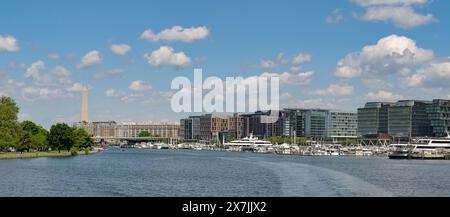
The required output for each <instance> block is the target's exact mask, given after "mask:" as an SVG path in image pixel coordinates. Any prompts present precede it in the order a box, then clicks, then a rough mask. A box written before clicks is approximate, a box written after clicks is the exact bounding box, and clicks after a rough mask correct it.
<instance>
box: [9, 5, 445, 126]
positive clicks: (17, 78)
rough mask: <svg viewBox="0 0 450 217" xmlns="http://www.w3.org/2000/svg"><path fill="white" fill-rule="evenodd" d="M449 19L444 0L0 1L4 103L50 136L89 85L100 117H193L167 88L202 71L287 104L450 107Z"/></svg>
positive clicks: (74, 114)
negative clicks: (236, 79) (406, 102)
mask: <svg viewBox="0 0 450 217" xmlns="http://www.w3.org/2000/svg"><path fill="white" fill-rule="evenodd" d="M449 10H450V3H449V2H448V1H444V0H433V1H431V0H391V1H388V0H340V1H326V0H316V1H256V0H255V1H221V2H219V1H80V0H79V1H64V2H62V1H39V2H38V1H20V0H15V1H8V0H6V1H5V0H3V1H2V7H1V9H0V11H1V13H0V79H1V81H0V94H1V95H8V96H12V97H14V98H15V99H16V101H17V102H18V104H19V105H20V107H21V114H20V117H21V119H22V120H24V119H30V120H33V121H36V122H38V123H40V124H43V125H44V126H47V127H48V126H49V125H51V124H53V123H55V122H60V121H64V122H69V123H71V122H74V121H77V120H79V119H80V108H81V105H80V102H81V94H80V92H79V90H80V87H81V86H84V85H85V86H88V87H89V88H90V98H89V110H90V118H91V119H92V120H117V121H129V120H177V119H179V118H180V117H183V116H187V115H189V114H186V113H184V114H174V113H173V112H172V111H171V109H170V96H171V94H173V90H170V84H171V81H172V79H173V78H174V77H176V76H187V77H192V72H193V68H194V67H201V68H203V71H204V75H205V76H218V77H222V78H223V77H226V76H242V77H250V76H259V75H262V74H263V73H269V74H271V75H274V74H278V75H280V76H282V77H281V78H282V79H281V80H282V81H281V83H282V84H281V85H282V88H281V102H280V103H281V105H282V106H283V107H321V108H331V109H341V110H350V111H355V110H356V108H357V107H359V106H363V104H364V103H365V102H366V101H396V100H399V99H431V98H450V91H449V85H448V84H449V83H450V64H449V56H450V53H449V51H450V43H449V38H450V28H448V27H449V26H450V17H449V16H450V15H449V14H448V11H449ZM176 26H179V27H176ZM174 27H176V28H180V29H179V30H178V31H181V32H183V31H184V33H186V34H182V35H181V36H180V35H178V36H177V35H176V33H177V32H176V31H174ZM146 30H151V31H152V33H153V36H154V37H159V38H157V39H155V38H153V39H152V38H151V37H150V38H149V37H144V38H143V37H142V34H143V33H144V31H146ZM164 30H167V31H166V32H167V34H166V35H164V34H162V35H158V33H160V32H162V31H164ZM171 30H172V31H171ZM205 30H206V33H205ZM189 31H190V32H189ZM178 33H179V32H178ZM171 34H175V36H173V35H171ZM171 37H172V38H171ZM173 37H175V38H173ZM183 37H184V38H183ZM186 37H187V38H186ZM189 37H190V38H189ZM113 45H122V47H120V48H117V50H116V53H114V52H113V51H112V48H111V46H113ZM161 48H170V49H171V50H169V54H168V55H169V56H167V55H166V56H163V57H161V56H159V57H158V56H157V55H158V54H162V53H163V52H162V51H163V50H164V49H161ZM119 50H120V51H119ZM158 51H159V52H158ZM165 51H167V50H165ZM152 52H156V53H155V56H151V54H152ZM89 53H90V54H91V55H88V54H89ZM146 54H148V55H147V57H148V58H145V57H144V56H145V55H146ZM166 54H167V52H166ZM176 54H180V55H181V54H183V58H185V59H184V60H185V61H184V62H183V58H181V60H180V59H178V61H181V62H176V61H174V60H173V59H170V57H171V55H172V56H173V55H176ZM85 56H86V58H84V59H85V62H84V63H83V57H85ZM277 57H278V58H277ZM294 57H298V58H297V60H298V61H297V62H295V61H294V59H295V58H294ZM155 58H156V59H158V58H159V60H162V61H163V62H159V63H157V62H155V61H156V60H155ZM161 58H162V59H161ZM164 58H166V59H164ZM167 58H168V59H167ZM186 58H188V59H189V61H186ZM151 59H152V60H153V62H151V61H150V60H151ZM339 63H341V64H339ZM283 76H284V77H283ZM283 78H284V80H283ZM133 82H134V85H132V84H133ZM132 86H133V87H132Z"/></svg>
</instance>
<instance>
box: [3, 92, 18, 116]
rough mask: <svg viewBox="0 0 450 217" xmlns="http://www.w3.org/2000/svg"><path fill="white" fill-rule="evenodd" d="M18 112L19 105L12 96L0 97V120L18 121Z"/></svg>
mask: <svg viewBox="0 0 450 217" xmlns="http://www.w3.org/2000/svg"><path fill="white" fill-rule="evenodd" d="M18 114H19V107H17V104H16V102H15V101H14V100H13V99H12V98H11V97H7V96H2V97H0V121H17V115H18Z"/></svg>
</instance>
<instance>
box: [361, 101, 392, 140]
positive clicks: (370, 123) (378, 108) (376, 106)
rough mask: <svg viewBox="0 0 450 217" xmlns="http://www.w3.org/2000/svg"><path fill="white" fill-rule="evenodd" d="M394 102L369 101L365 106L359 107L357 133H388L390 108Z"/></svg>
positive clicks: (377, 134)
mask: <svg viewBox="0 0 450 217" xmlns="http://www.w3.org/2000/svg"><path fill="white" fill-rule="evenodd" d="M392 104H393V103H389V102H368V103H366V105H365V106H364V108H358V115H357V116H358V117H357V120H358V124H357V126H358V127H357V135H358V136H363V137H379V136H380V135H383V134H387V133H388V108H389V107H390V106H391V105H392Z"/></svg>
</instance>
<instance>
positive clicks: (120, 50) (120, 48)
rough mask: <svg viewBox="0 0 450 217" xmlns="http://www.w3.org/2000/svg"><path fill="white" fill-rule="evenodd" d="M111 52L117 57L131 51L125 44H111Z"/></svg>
mask: <svg viewBox="0 0 450 217" xmlns="http://www.w3.org/2000/svg"><path fill="white" fill-rule="evenodd" d="M111 51H112V52H113V53H115V54H117V55H125V54H127V53H128V52H130V51H131V46H130V45H127V44H113V45H111Z"/></svg>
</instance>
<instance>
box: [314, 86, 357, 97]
mask: <svg viewBox="0 0 450 217" xmlns="http://www.w3.org/2000/svg"><path fill="white" fill-rule="evenodd" d="M353 90H354V88H353V86H351V85H348V84H332V85H330V86H329V87H327V88H325V89H321V90H316V91H314V92H313V94H315V95H319V96H349V95H352V94H353Z"/></svg>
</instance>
